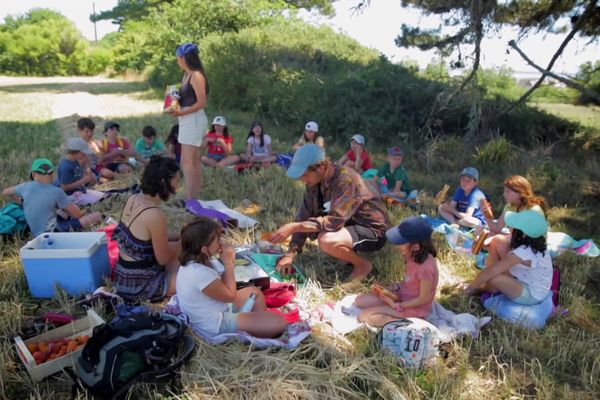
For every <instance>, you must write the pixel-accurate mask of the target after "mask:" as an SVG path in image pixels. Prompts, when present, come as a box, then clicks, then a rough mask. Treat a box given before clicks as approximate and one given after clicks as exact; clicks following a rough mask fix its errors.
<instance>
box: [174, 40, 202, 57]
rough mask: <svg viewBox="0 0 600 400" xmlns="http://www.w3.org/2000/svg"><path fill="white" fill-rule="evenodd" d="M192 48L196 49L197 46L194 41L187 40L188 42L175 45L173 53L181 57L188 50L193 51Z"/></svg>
mask: <svg viewBox="0 0 600 400" xmlns="http://www.w3.org/2000/svg"><path fill="white" fill-rule="evenodd" d="M194 50H195V51H198V46H196V45H195V44H194V43H190V42H188V43H184V44H180V45H179V46H177V49H175V55H176V56H177V57H183V56H185V55H186V54H187V53H189V52H190V51H194Z"/></svg>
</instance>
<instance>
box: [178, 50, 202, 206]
mask: <svg viewBox="0 0 600 400" xmlns="http://www.w3.org/2000/svg"><path fill="white" fill-rule="evenodd" d="M175 54H176V55H177V63H178V64H179V67H180V68H181V69H182V70H184V71H185V73H184V74H183V78H182V79H181V100H180V104H181V110H175V111H173V112H172V113H171V115H173V116H176V117H179V143H181V167H182V169H183V176H184V179H185V199H186V201H187V200H192V199H195V197H196V195H197V194H198V191H199V190H200V186H201V184H202V171H201V169H200V168H201V165H200V147H201V146H202V141H203V138H204V134H205V133H206V131H207V129H208V121H207V120H206V114H205V113H204V108H205V107H206V103H207V97H208V80H207V79H206V73H205V72H204V66H203V65H202V62H201V61H200V50H199V49H198V46H196V45H195V44H194V43H184V44H182V45H179V46H177V49H176V51H175Z"/></svg>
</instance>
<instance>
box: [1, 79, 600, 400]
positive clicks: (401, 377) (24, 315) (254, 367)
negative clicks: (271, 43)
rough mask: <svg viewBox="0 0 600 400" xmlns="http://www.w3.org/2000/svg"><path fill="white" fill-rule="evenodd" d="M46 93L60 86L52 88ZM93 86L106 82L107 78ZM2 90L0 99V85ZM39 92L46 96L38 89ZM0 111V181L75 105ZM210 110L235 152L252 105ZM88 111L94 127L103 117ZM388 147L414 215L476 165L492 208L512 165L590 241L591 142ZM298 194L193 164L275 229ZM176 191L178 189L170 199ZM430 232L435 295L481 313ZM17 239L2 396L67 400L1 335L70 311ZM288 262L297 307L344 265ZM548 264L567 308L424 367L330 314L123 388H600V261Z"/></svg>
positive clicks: (65, 391) (21, 174)
mask: <svg viewBox="0 0 600 400" xmlns="http://www.w3.org/2000/svg"><path fill="white" fill-rule="evenodd" d="M99 85H101V84H99ZM130 89H131V88H128V87H123V94H122V96H124V97H125V96H130V98H131V97H135V96H136V95H137V94H138V92H135V91H131V90H130ZM0 90H1V88H0ZM44 90H45V89H44ZM50 90H52V91H60V87H52V88H51V89H50ZM90 90H93V91H94V92H95V93H105V92H106V90H107V89H105V88H102V87H97V88H95V89H91V88H90ZM111 90H114V87H113V89H111ZM140 90H143V89H142V88H140ZM28 93H30V92H29V91H26V92H23V94H21V96H20V97H21V104H23V105H26V104H29V103H28V102H29V101H30V100H31V99H30V98H29V94H28ZM0 94H2V96H0V103H1V102H2V101H4V99H6V96H5V94H4V93H0ZM113 94H116V95H118V94H119V93H115V92H113ZM37 96H41V97H44V96H48V97H47V98H48V99H49V100H51V98H52V97H51V96H50V95H49V94H48V93H47V92H42V93H39V94H36V97H37ZM116 106H118V104H117V105H116ZM49 109H51V104H50V106H49ZM0 110H2V109H1V108H0ZM10 110H11V113H13V115H14V117H10V116H8V115H6V114H3V112H4V111H0V129H1V130H0V134H1V135H2V136H1V137H2V139H3V140H1V141H0V156H1V159H2V161H1V162H2V171H3V174H2V178H0V179H1V180H0V182H1V184H2V185H3V187H4V186H6V185H8V184H15V183H17V182H20V181H23V180H26V179H27V171H28V166H29V164H30V162H31V159H32V158H34V157H37V156H41V155H47V156H48V157H51V158H53V159H54V160H57V159H58V158H59V156H60V153H59V151H58V150H57V149H58V147H59V145H60V143H61V142H62V140H63V139H62V138H63V133H64V130H65V127H66V126H73V125H72V124H73V123H74V121H75V120H76V118H77V115H73V116H71V117H69V118H67V119H60V120H57V121H55V120H53V119H51V118H50V119H44V118H40V119H38V120H36V121H32V119H31V118H33V119H35V118H36V117H34V116H30V115H29V113H27V112H24V111H20V110H18V109H14V108H13V109H10ZM149 111H152V110H149ZM217 114H222V115H225V116H226V117H227V118H228V121H229V122H230V128H231V131H232V132H233V135H234V137H235V140H236V144H235V147H236V150H237V151H242V150H243V148H244V145H243V143H244V142H245V136H246V133H247V130H248V126H249V123H250V121H251V120H252V119H253V116H252V115H248V114H245V113H243V112H240V111H228V110H209V118H210V117H211V116H214V115H217ZM13 118H14V119H13ZM95 120H96V122H97V123H99V124H100V123H101V122H102V121H103V120H102V119H99V118H96V119H95ZM118 120H119V122H120V123H121V127H122V131H123V133H124V134H125V135H127V136H129V137H130V139H134V138H135V137H136V136H137V135H138V134H139V133H140V132H141V129H142V127H143V126H144V125H146V124H152V125H155V126H156V127H157V128H158V130H159V132H160V136H161V137H163V138H164V137H166V133H167V132H168V129H169V127H170V125H171V124H172V123H173V120H172V119H170V118H169V117H167V116H163V115H160V114H158V113H153V114H148V115H143V116H140V115H132V116H121V117H119V119H118ZM8 121H14V122H8ZM264 123H265V126H266V127H267V130H268V131H269V132H270V133H271V134H272V135H273V137H274V138H276V139H277V140H276V141H275V146H276V150H278V151H289V150H290V148H291V145H292V143H293V142H294V141H295V140H296V139H297V137H298V136H299V133H300V130H301V127H295V126H294V127H287V126H278V125H276V124H275V123H274V122H273V121H264ZM10 132H16V133H17V134H18V135H11V134H10ZM15 136H18V137H15ZM5 139H6V140H5ZM397 144H398V145H401V146H403V147H405V150H406V154H407V157H406V164H407V168H408V170H409V173H410V177H411V181H412V182H413V183H414V184H415V186H416V187H417V188H419V189H422V191H423V193H424V197H423V199H424V201H423V205H422V208H421V209H420V210H419V212H425V213H433V210H434V208H433V204H432V203H431V201H430V200H431V198H432V196H433V195H434V194H435V193H436V191H437V190H439V189H440V188H441V186H442V185H443V184H444V183H449V184H451V185H452V186H453V187H455V186H456V184H457V183H458V173H459V172H460V170H461V169H462V168H463V167H465V166H467V165H475V166H476V167H478V168H480V170H481V173H482V180H481V186H482V187H483V188H484V189H485V191H486V193H490V194H491V195H492V198H493V199H494V201H495V206H496V208H501V205H502V200H501V191H502V186H501V185H502V181H503V180H504V178H505V177H506V176H508V175H510V174H515V173H519V174H523V175H526V176H527V177H528V178H530V179H531V180H532V181H533V182H534V184H535V187H536V191H537V192H539V193H541V194H544V195H547V196H548V197H549V200H550V203H551V204H552V205H553V206H554V207H553V208H552V210H551V212H550V218H551V224H552V226H553V227H559V228H560V229H561V230H564V231H566V232H568V233H574V232H576V233H577V234H578V235H579V236H591V237H593V238H594V239H596V240H598V239H599V238H600V231H599V230H598V228H597V224H594V223H593V222H590V221H594V220H597V218H598V217H600V212H599V207H598V203H597V199H593V198H588V197H586V195H583V194H581V193H579V192H578V191H579V186H578V185H580V182H578V181H577V180H573V179H569V176H573V175H575V176H577V177H583V176H586V179H587V180H588V181H590V180H591V181H594V180H600V177H599V175H600V173H599V172H598V169H597V166H598V163H597V158H596V157H597V156H596V155H594V154H593V153H591V152H589V151H588V152H586V151H584V150H582V149H580V148H577V149H575V150H573V151H576V152H577V153H576V154H572V153H571V154H570V155H565V153H564V152H563V151H561V149H560V148H558V149H555V150H553V151H548V148H543V149H540V150H531V151H522V152H518V153H517V154H518V157H516V158H514V159H512V161H511V162H510V163H509V162H500V163H498V162H497V160H504V161H506V160H507V158H506V157H512V156H510V152H509V148H510V146H509V144H510V143H507V142H503V139H497V140H496V142H492V143H489V144H485V143H484V144H481V145H480V147H479V152H478V151H477V149H476V148H475V147H473V146H471V145H469V144H468V143H464V141H462V140H461V138H458V137H457V138H452V137H451V138H446V139H444V140H438V141H436V142H432V143H430V144H429V145H427V146H426V147H423V148H420V147H414V148H413V147H411V146H410V145H408V144H406V143H403V142H402V141H401V140H400V139H399V140H398V143H397ZM560 146H564V147H566V146H570V144H568V143H564V144H561V145H560ZM369 150H370V151H371V152H372V153H373V154H374V155H375V156H376V158H377V159H378V160H381V159H382V154H383V149H380V148H378V147H377V146H376V145H375V144H371V143H370V144H369ZM342 151H343V149H342V148H328V154H330V155H335V156H337V155H338V154H341V152H342ZM584 158H585V159H586V162H585V163H583V162H580V161H578V160H582V159H584ZM498 164H499V165H498ZM426 166H427V167H426ZM5 171H7V172H5ZM302 191H303V187H302V186H301V185H300V184H298V183H296V182H292V181H290V180H289V179H288V178H287V177H286V176H285V174H284V172H283V171H282V170H281V169H279V168H277V167H272V168H269V169H265V170H262V171H260V172H257V173H251V174H245V175H237V174H235V173H233V172H232V171H227V170H204V186H203V191H202V198H204V199H217V198H219V199H222V200H223V201H225V202H226V203H227V204H228V205H230V206H232V207H235V206H236V205H237V204H239V203H240V202H241V201H242V200H243V199H249V200H252V201H254V202H258V203H260V204H261V205H262V206H264V207H265V211H264V212H263V213H261V214H259V215H258V216H257V218H258V219H259V221H260V227H259V229H266V230H272V229H274V228H275V227H276V226H278V225H279V224H281V223H283V222H287V221H290V220H291V219H292V218H293V217H294V214H295V210H296V206H297V204H298V201H299V199H300V196H301V194H302ZM181 197H182V194H181V193H179V194H178V195H177V198H181ZM125 199H126V196H120V197H116V198H114V199H111V200H110V201H106V202H103V203H101V204H100V205H98V206H96V207H95V209H99V210H101V211H103V212H105V213H107V214H109V215H111V216H113V217H118V215H119V213H120V209H121V207H122V204H123V202H124V201H125ZM164 207H165V210H166V211H167V213H168V214H169V218H170V225H171V226H172V227H173V228H177V227H178V226H180V225H181V223H182V222H183V221H185V220H186V219H188V218H189V215H188V214H187V213H186V212H185V211H184V210H183V209H181V208H177V207H175V206H174V203H173V202H168V203H167V204H166V205H165V206H164ZM413 214H415V212H414V211H412V210H410V209H403V208H392V209H390V216H391V218H392V220H393V222H395V223H397V222H399V221H400V220H401V219H402V218H405V217H407V216H409V215H413ZM235 237H236V238H237V240H238V241H240V242H249V241H251V240H253V239H254V238H255V237H256V232H254V231H252V230H251V231H241V232H238V233H236V235H235ZM434 240H435V244H436V246H437V248H438V249H439V258H440V261H441V263H442V264H443V266H442V269H441V271H440V285H439V289H440V290H439V294H438V300H439V301H440V302H441V303H442V304H443V305H444V306H446V307H448V308H450V309H452V310H454V311H456V312H469V313H473V314H475V315H484V314H487V313H486V312H485V311H484V309H483V308H482V306H481V305H480V303H479V302H478V301H476V300H475V299H472V298H466V297H464V296H462V295H461V294H460V293H457V292H456V291H455V290H454V289H453V284H455V283H456V282H459V281H462V280H464V279H468V278H470V277H472V276H473V275H474V274H475V273H476V270H475V269H474V267H473V261H472V259H471V258H469V257H467V256H465V255H463V254H459V253H455V252H452V251H450V250H449V249H448V247H447V246H446V244H445V242H444V240H443V238H442V237H438V236H435V237H434ZM22 244H23V243H22V242H16V243H12V244H10V243H9V244H2V245H0V255H1V257H2V258H1V261H0V336H1V339H0V398H7V399H20V398H31V399H46V398H49V397H53V398H56V399H62V398H69V396H70V382H69V380H68V379H67V378H66V376H65V375H62V374H57V375H55V376H53V377H51V378H49V379H47V380H45V381H43V382H40V383H34V382H32V381H31V380H30V379H29V377H28V376H27V374H26V372H25V371H24V369H23V368H22V367H21V366H20V365H19V361H18V359H16V357H15V353H14V350H13V345H12V335H13V334H14V333H15V332H16V331H17V330H18V329H19V328H20V327H21V326H23V324H25V323H26V322H27V321H28V320H30V319H31V318H32V317H34V316H35V315H39V314H40V313H42V312H45V311H49V310H54V311H63V312H72V311H74V309H73V300H72V299H66V298H62V297H61V298H60V299H53V300H43V301H41V302H40V301H39V300H38V299H33V298H31V297H30V295H29V293H28V290H27V284H26V280H25V276H24V273H23V270H22V265H21V262H20V259H19V256H18V249H19V248H20V246H21V245H22ZM369 258H370V259H371V260H372V261H373V263H374V266H375V272H374V273H373V276H372V279H376V280H379V281H384V282H385V281H397V280H400V279H402V277H403V271H404V265H403V262H402V261H401V260H400V257H399V255H398V254H397V253H396V252H395V251H394V249H393V248H392V247H391V246H387V247H386V248H384V249H383V250H382V251H380V252H377V253H375V254H370V255H369ZM298 263H299V264H300V265H301V266H302V268H303V269H304V270H305V272H306V275H307V276H308V277H309V278H310V280H311V282H310V284H309V285H308V286H307V288H306V289H304V290H302V291H300V292H299V296H300V297H301V299H302V300H303V301H305V302H306V303H307V304H309V305H316V304H319V303H322V302H326V301H335V300H337V299H339V298H341V297H343V296H344V295H345V294H347V292H345V291H344V290H343V289H342V288H340V287H339V286H338V285H337V283H338V282H339V280H340V279H343V278H344V277H346V276H347V274H348V273H349V272H350V271H349V268H348V267H346V266H344V265H340V263H339V262H337V261H335V260H333V259H331V258H329V257H327V256H325V255H324V254H323V253H321V252H319V251H318V248H316V247H315V246H314V245H313V244H309V245H308V247H307V250H306V251H305V252H304V253H303V254H301V255H300V256H299V258H298ZM555 263H556V267H558V268H559V269H560V270H561V272H562V276H563V286H562V289H561V304H562V305H563V306H564V307H565V308H567V309H568V310H569V313H568V314H566V315H563V316H558V317H555V318H554V319H552V320H551V321H550V323H549V325H548V326H547V327H546V328H545V329H543V330H541V331H528V330H525V329H522V328H518V327H515V326H512V325H509V324H507V323H505V322H503V321H500V320H494V321H493V322H492V323H491V324H489V325H488V326H487V327H486V328H484V330H483V331H482V333H481V335H480V337H479V339H477V340H475V339H471V338H466V337H465V338H461V339H458V340H455V341H453V342H452V343H450V344H449V345H446V346H445V347H444V350H445V357H443V358H441V359H440V361H439V363H438V365H436V366H435V367H433V368H431V369H428V370H426V371H411V370H405V369H402V368H400V367H399V366H398V364H397V363H396V361H395V360H394V359H393V358H391V357H388V356H384V355H383V354H381V353H380V352H379V350H378V345H377V336H376V334H374V333H372V332H370V331H367V330H360V331H356V332H353V333H352V334H350V335H348V336H347V337H346V338H341V337H339V336H336V335H335V334H334V333H333V332H332V329H331V327H330V326H328V325H327V324H317V325H316V326H315V329H314V333H313V335H312V336H311V337H310V338H309V339H308V340H307V341H306V342H305V343H303V344H302V345H301V346H300V347H298V348H297V349H295V350H293V351H287V350H278V349H267V350H257V349H255V348H253V347H250V346H247V345H241V344H238V343H230V344H228V345H224V346H212V345H209V344H207V343H206V342H204V341H202V340H200V339H198V340H197V342H198V350H197V352H196V354H195V356H194V358H193V359H192V361H191V362H190V363H189V364H188V365H187V366H186V367H185V368H184V369H183V371H182V373H181V380H180V382H179V384H178V385H177V386H175V387H168V386H156V387H155V386H153V385H139V386H137V387H136V388H135V390H134V391H133V392H132V393H131V394H130V398H132V399H133V398H147V399H166V398H172V399H241V398H243V399H253V398H264V399H296V398H308V399H337V398H344V399H418V398H428V399H480V398H482V397H485V398H492V399H508V398H511V399H512V398H519V399H520V398H540V399H560V398H564V399H574V398H578V399H593V398H599V397H600V353H599V352H598V351H597V349H599V348H600V292H599V291H598V287H599V286H598V284H599V283H600V268H599V267H600V262H599V260H598V259H590V258H585V257H580V256H577V255H574V254H564V255H562V256H561V257H559V258H558V259H557V260H556V261H555ZM368 286H369V283H366V284H365V285H364V286H363V287H362V289H361V290H365V291H366V290H368ZM38 305H40V306H41V307H40V308H38ZM80 398H84V397H83V396H81V397H80Z"/></svg>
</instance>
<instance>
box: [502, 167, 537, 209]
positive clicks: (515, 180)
mask: <svg viewBox="0 0 600 400" xmlns="http://www.w3.org/2000/svg"><path fill="white" fill-rule="evenodd" d="M504 186H506V187H507V188H509V189H510V190H512V191H513V192H516V193H518V194H519V196H521V205H520V206H519V207H518V208H517V211H522V210H528V209H530V208H532V207H533V206H540V207H541V208H542V211H544V214H546V211H547V209H548V203H546V199H545V198H543V197H542V196H536V195H535V194H534V193H533V187H532V186H531V183H530V182H529V181H528V180H527V178H525V177H524V176H521V175H513V176H510V177H508V178H507V179H506V180H505V181H504Z"/></svg>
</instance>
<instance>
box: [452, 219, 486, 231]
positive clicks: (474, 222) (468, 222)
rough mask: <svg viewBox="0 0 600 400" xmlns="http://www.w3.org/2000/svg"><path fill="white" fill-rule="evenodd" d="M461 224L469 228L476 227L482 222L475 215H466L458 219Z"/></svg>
mask: <svg viewBox="0 0 600 400" xmlns="http://www.w3.org/2000/svg"><path fill="white" fill-rule="evenodd" d="M456 222H457V223H458V224H459V225H461V226H466V227H467V228H474V227H476V226H479V225H481V224H482V222H481V220H479V219H477V218H475V217H465V218H462V219H459V220H457V221H456Z"/></svg>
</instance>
